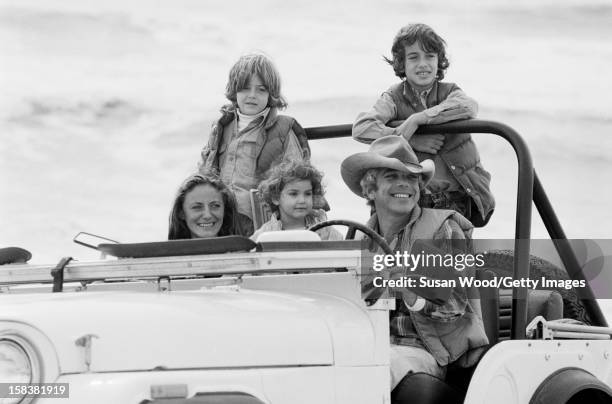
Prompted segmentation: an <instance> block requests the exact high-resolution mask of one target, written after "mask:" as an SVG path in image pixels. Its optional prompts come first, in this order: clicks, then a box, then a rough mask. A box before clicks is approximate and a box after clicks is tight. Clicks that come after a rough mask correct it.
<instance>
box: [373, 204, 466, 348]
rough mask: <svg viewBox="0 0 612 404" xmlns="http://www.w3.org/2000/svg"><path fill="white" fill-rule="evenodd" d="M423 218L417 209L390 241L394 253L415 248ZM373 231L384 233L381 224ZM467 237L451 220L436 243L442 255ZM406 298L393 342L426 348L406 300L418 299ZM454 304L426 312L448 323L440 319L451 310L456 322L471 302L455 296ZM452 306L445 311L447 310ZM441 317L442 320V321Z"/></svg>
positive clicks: (393, 318) (393, 319)
mask: <svg viewBox="0 0 612 404" xmlns="http://www.w3.org/2000/svg"><path fill="white" fill-rule="evenodd" d="M420 216H421V209H420V208H419V207H418V206H417V207H416V208H415V209H414V210H413V211H412V212H411V215H410V219H409V220H408V223H407V224H406V226H405V227H404V228H402V229H401V230H400V231H399V232H398V233H396V234H394V235H393V236H392V237H391V238H390V239H391V242H390V243H389V246H390V247H391V248H392V249H393V252H394V253H396V252H400V253H403V252H404V251H405V250H407V251H409V250H410V249H411V247H412V246H411V245H410V242H409V239H410V235H411V233H412V228H413V226H414V224H415V222H416V221H417V220H418V219H419V217H420ZM371 224H372V225H374V226H373V229H374V230H375V231H376V232H378V233H380V229H379V228H378V222H377V221H376V222H375V223H371ZM464 239H465V233H464V231H463V230H462V229H461V226H459V224H458V223H457V222H456V221H455V220H453V219H452V218H449V219H447V220H445V221H444V222H443V224H442V225H441V226H440V227H439V228H438V230H437V231H436V232H435V233H434V236H433V240H434V241H436V246H437V247H438V248H439V249H440V250H442V251H448V252H451V251H453V240H464ZM402 295H403V298H402V299H397V308H396V310H395V311H393V312H392V313H391V315H390V319H389V325H390V329H391V342H392V343H394V344H398V345H410V346H420V347H424V346H425V345H424V344H423V341H422V340H421V337H420V336H419V335H418V333H417V331H416V329H415V328H414V325H413V323H412V319H411V318H410V310H409V309H408V306H407V303H405V300H406V299H407V298H410V296H414V293H413V292H411V291H408V290H406V291H403V292H402ZM451 299H452V300H453V301H449V302H448V303H446V304H445V305H443V306H436V305H434V304H433V303H430V302H427V303H426V307H425V309H423V310H424V311H426V312H428V313H429V314H430V315H431V314H433V317H437V320H438V321H447V320H446V319H445V318H444V317H443V316H444V314H442V316H440V314H439V313H438V311H440V312H442V313H444V311H446V310H445V309H448V308H450V310H448V312H449V313H451V312H454V314H450V317H449V318H448V321H450V320H452V319H454V318H456V313H461V312H462V311H463V307H465V305H466V304H467V298H465V296H461V295H456V294H454V295H453V296H451ZM447 305H448V306H449V307H448V308H445V307H444V306H447ZM438 316H440V317H438Z"/></svg>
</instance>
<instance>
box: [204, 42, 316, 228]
mask: <svg viewBox="0 0 612 404" xmlns="http://www.w3.org/2000/svg"><path fill="white" fill-rule="evenodd" d="M280 87H281V83H280V76H279V74H278V71H277V70H276V68H275V67H274V65H273V64H272V62H271V61H270V60H269V59H268V58H267V57H266V56H264V55H261V54H253V55H246V56H242V57H241V58H240V59H239V60H238V62H236V64H234V66H233V67H232V69H231V70H230V72H229V80H228V82H227V87H226V91H225V96H226V97H227V99H228V100H229V101H231V104H228V105H224V106H223V107H222V108H221V118H220V119H219V120H217V122H215V123H214V124H213V128H212V132H211V134H210V137H209V139H208V144H207V145H206V146H205V147H204V149H203V150H202V156H201V157H202V159H201V161H200V164H199V169H200V171H208V170H210V169H215V170H218V171H219V172H220V175H221V179H222V180H223V182H225V183H226V184H228V186H229V187H230V189H231V190H232V192H233V193H234V195H235V196H236V202H237V210H238V213H237V220H238V222H239V223H240V225H241V226H240V227H241V229H242V231H243V233H242V234H243V235H246V236H248V235H251V234H252V233H253V230H254V229H253V213H252V208H251V200H250V190H251V189H255V188H257V186H258V185H259V183H260V182H261V180H262V179H263V178H264V177H265V173H266V172H267V171H268V170H269V169H270V168H271V167H273V166H275V165H277V164H278V163H280V162H282V161H284V160H302V159H304V158H309V157H310V149H309V147H308V141H307V138H306V133H305V132H304V130H303V129H302V127H301V126H300V125H299V124H298V123H297V122H296V121H295V119H293V118H291V117H288V116H283V115H278V110H279V109H283V108H285V107H286V106H287V102H286V101H285V99H284V97H283V96H282V94H281V88H280Z"/></svg>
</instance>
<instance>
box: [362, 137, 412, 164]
mask: <svg viewBox="0 0 612 404" xmlns="http://www.w3.org/2000/svg"><path fill="white" fill-rule="evenodd" d="M368 151H369V152H370V153H376V154H379V155H381V156H383V157H388V158H394V159H397V160H399V161H400V162H402V163H404V164H407V165H416V166H419V167H420V166H421V165H420V164H419V159H418V158H417V156H416V154H414V151H412V147H410V144H409V143H408V141H406V139H404V138H403V137H401V136H383V137H381V138H379V139H376V140H375V141H374V142H372V144H371V145H370V150H368Z"/></svg>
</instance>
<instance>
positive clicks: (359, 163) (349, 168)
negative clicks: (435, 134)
mask: <svg viewBox="0 0 612 404" xmlns="http://www.w3.org/2000/svg"><path fill="white" fill-rule="evenodd" d="M371 168H388V169H391V170H397V171H401V172H405V173H412V174H420V175H421V176H422V178H423V186H426V185H427V184H428V183H429V181H431V179H432V178H433V176H434V173H435V165H434V162H433V161H432V160H429V159H427V160H423V161H421V163H420V164H413V163H402V162H401V161H400V160H398V159H396V158H393V157H385V156H381V155H380V154H378V153H372V152H362V153H356V154H353V155H352V156H349V157H347V158H346V159H345V160H344V161H343V162H342V165H341V166H340V174H341V175H342V179H343V180H344V183H345V184H346V185H347V186H348V187H349V189H350V190H351V191H353V193H355V194H356V195H358V196H360V197H362V198H363V197H364V196H363V194H362V192H361V184H360V182H361V179H362V178H363V175H364V174H365V173H366V171H368V170H369V169H371Z"/></svg>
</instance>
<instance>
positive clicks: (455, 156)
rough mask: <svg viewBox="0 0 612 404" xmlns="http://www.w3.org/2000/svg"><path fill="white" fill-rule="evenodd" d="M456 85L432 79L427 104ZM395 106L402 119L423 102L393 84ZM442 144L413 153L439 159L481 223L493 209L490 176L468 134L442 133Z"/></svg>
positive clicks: (419, 108) (406, 87) (390, 91)
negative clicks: (429, 150) (434, 148)
mask: <svg viewBox="0 0 612 404" xmlns="http://www.w3.org/2000/svg"><path fill="white" fill-rule="evenodd" d="M457 89H459V87H458V86H457V85H456V84H454V83H443V82H435V83H434V85H433V87H432V89H431V91H430V92H429V95H428V96H427V100H426V101H427V107H432V106H434V105H439V104H440V103H442V101H444V100H445V99H446V98H447V97H448V95H449V94H450V93H451V92H453V91H454V90H457ZM387 93H388V94H390V95H391V97H392V98H393V102H394V103H395V106H396V109H397V116H396V118H395V119H397V120H405V119H407V118H408V117H409V116H410V115H412V114H414V113H416V112H420V111H423V110H424V108H423V105H422V104H421V102H420V101H419V100H418V98H417V97H416V95H414V94H413V93H412V89H411V88H410V86H409V85H408V84H407V83H406V82H401V83H398V84H396V85H393V86H392V87H390V88H389V89H388V90H387ZM443 135H444V145H443V146H442V148H441V149H440V150H439V151H438V153H437V154H429V153H423V152H417V151H415V152H416V155H417V157H418V159H419V161H422V160H425V159H432V160H434V159H441V160H442V161H443V162H444V164H445V165H446V167H448V171H449V172H450V173H451V174H452V176H453V177H454V178H455V180H456V181H457V182H458V183H459V185H460V186H461V188H462V190H463V192H464V193H465V194H466V195H469V196H470V198H471V199H472V201H473V203H474V205H475V207H476V208H477V209H473V213H472V215H471V217H469V218H468V219H470V221H471V222H472V223H473V224H474V225H475V226H477V227H481V226H484V225H485V224H486V223H487V222H488V221H489V218H490V217H491V214H492V213H493V209H494V208H495V199H494V198H493V194H491V191H490V189H489V187H490V182H491V175H490V174H489V173H488V172H487V171H486V170H485V169H484V168H483V167H482V165H481V164H480V155H479V154H478V149H477V148H476V144H475V143H474V141H473V140H472V136H471V135H470V134H469V133H459V134H443Z"/></svg>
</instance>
